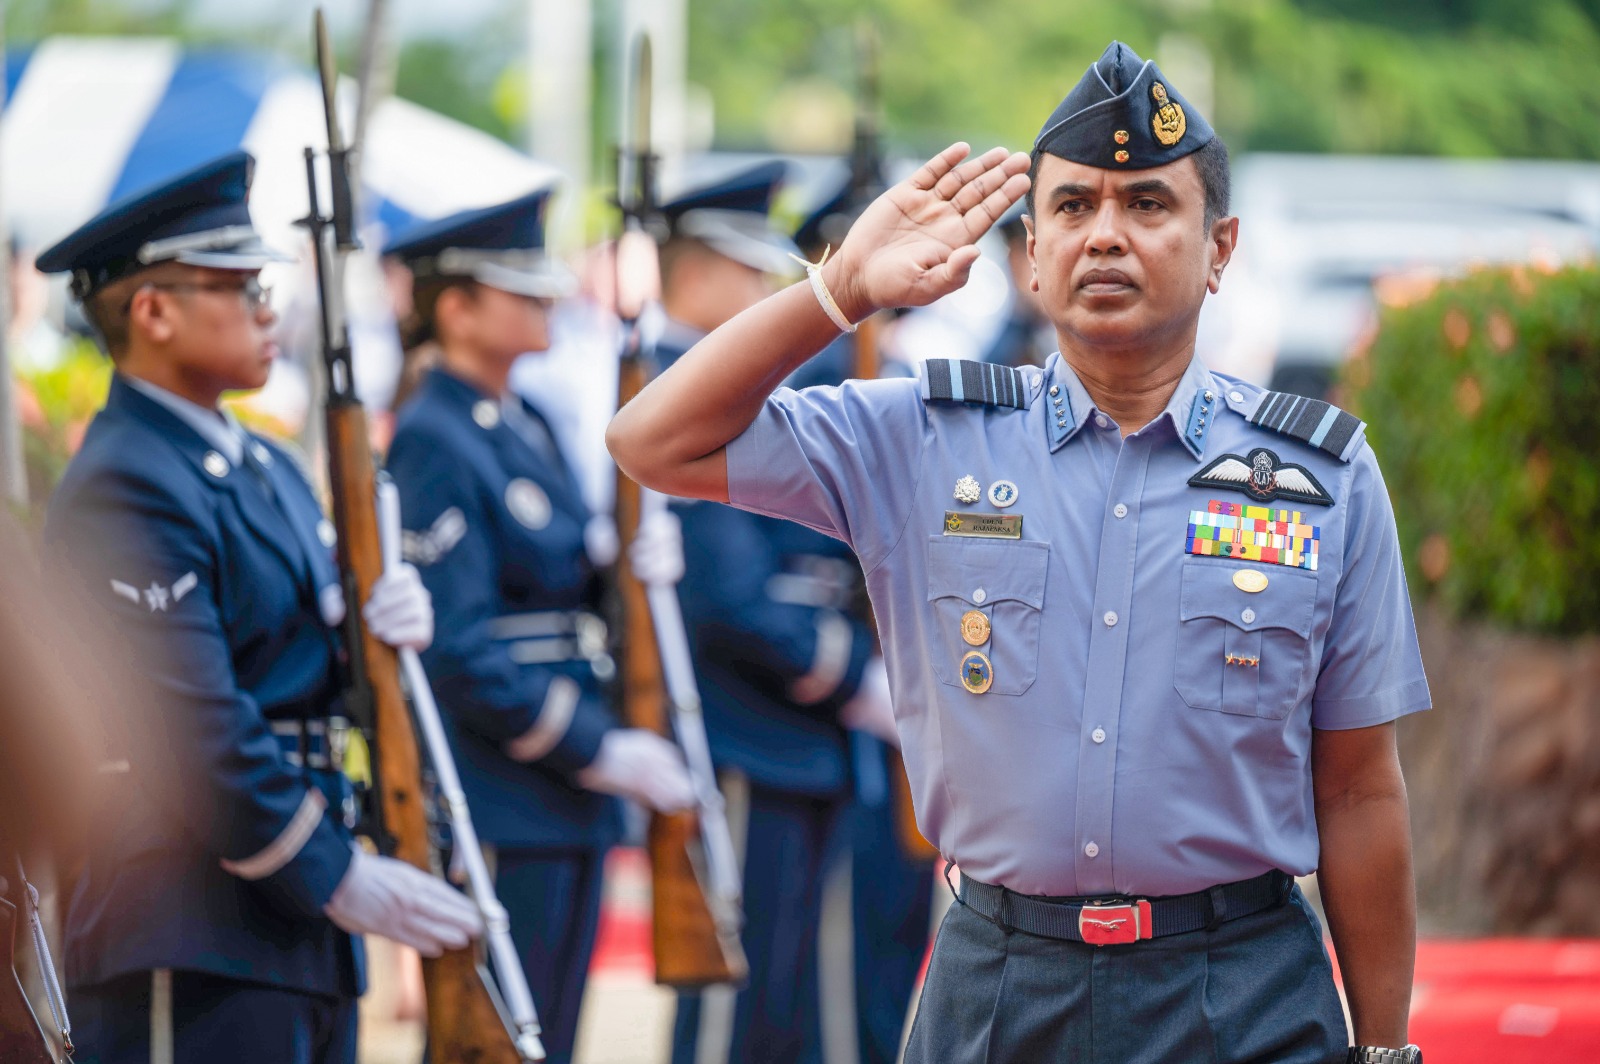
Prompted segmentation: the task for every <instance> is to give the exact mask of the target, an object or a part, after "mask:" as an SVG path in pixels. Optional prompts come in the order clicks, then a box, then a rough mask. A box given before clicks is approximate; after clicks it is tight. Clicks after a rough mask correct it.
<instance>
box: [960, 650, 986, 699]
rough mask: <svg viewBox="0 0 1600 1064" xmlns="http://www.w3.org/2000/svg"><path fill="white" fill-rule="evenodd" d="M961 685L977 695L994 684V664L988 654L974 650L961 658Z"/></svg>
mask: <svg viewBox="0 0 1600 1064" xmlns="http://www.w3.org/2000/svg"><path fill="white" fill-rule="evenodd" d="M961 686H962V687H965V688H966V689H967V690H968V691H971V692H972V693H973V694H975V695H981V694H983V693H984V692H985V691H987V690H988V689H989V688H991V687H993V686H994V666H993V665H992V664H990V663H989V656H988V655H987V654H985V653H983V652H982V651H979V650H974V651H971V652H969V653H968V654H967V656H966V657H964V658H962V659H961Z"/></svg>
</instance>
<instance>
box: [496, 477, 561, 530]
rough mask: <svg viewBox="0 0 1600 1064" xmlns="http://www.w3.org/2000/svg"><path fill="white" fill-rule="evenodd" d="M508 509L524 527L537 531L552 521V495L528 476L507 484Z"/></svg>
mask: <svg viewBox="0 0 1600 1064" xmlns="http://www.w3.org/2000/svg"><path fill="white" fill-rule="evenodd" d="M506 509H507V510H510V511H511V516H512V517H515V518H516V519H517V523H518V524H520V525H521V526H522V527H524V528H528V529H532V530H533V531H535V532H537V531H539V530H540V529H542V528H544V527H545V526H546V525H548V524H549V523H550V515H551V509H550V496H548V495H546V494H545V493H544V489H543V488H541V487H540V486H539V485H537V484H535V483H534V482H533V481H531V480H528V479H527V478H526V477H518V478H517V479H516V480H513V481H512V482H511V483H510V484H507V485H506Z"/></svg>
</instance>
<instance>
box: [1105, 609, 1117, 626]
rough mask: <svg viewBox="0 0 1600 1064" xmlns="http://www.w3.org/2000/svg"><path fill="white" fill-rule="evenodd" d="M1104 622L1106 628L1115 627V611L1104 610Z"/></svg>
mask: <svg viewBox="0 0 1600 1064" xmlns="http://www.w3.org/2000/svg"><path fill="white" fill-rule="evenodd" d="M1105 622H1106V627H1107V628H1115V627H1116V626H1117V611H1116V610H1106V615H1105Z"/></svg>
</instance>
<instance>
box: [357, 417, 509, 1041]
mask: <svg viewBox="0 0 1600 1064" xmlns="http://www.w3.org/2000/svg"><path fill="white" fill-rule="evenodd" d="M327 429H328V467H329V473H330V477H329V479H330V481H331V486H332V489H333V515H334V524H335V525H336V526H337V527H338V529H339V567H340V570H341V572H342V573H343V574H344V580H345V594H346V596H347V598H348V601H349V602H350V603H351V605H350V607H349V609H350V612H352V613H355V614H357V615H359V612H360V611H359V609H358V608H357V606H356V605H355V604H356V603H362V602H365V601H367V596H368V595H370V594H371V593H372V585H373V584H374V583H376V582H377V580H378V577H380V576H382V575H383V551H382V549H381V545H380V543H379V539H378V518H377V510H376V509H375V508H374V506H373V501H372V500H373V498H374V495H375V491H376V480H375V478H376V470H375V468H374V466H373V461H372V450H371V445H370V444H369V442H368V436H367V417H366V412H365V411H364V410H363V409H362V407H361V406H360V404H358V403H345V404H339V405H335V404H332V403H330V404H329V406H328V417H327ZM360 628H361V634H360V648H359V650H354V649H353V650H352V653H351V658H352V661H356V660H359V662H360V663H361V668H362V670H363V672H364V673H365V681H364V682H365V684H366V685H367V687H368V689H369V690H370V692H371V718H372V719H371V721H370V726H371V728H372V731H373V743H372V746H373V782H374V784H375V786H376V787H377V790H378V795H377V798H378V803H379V817H378V822H379V823H380V824H381V825H382V829H381V831H382V834H383V835H384V836H385V837H384V838H383V839H380V840H377V841H378V843H379V846H380V848H381V849H383V850H384V851H385V852H387V853H389V854H390V855H391V856H393V857H396V858H398V859H399V860H402V861H405V862H406V863H407V864H410V865H413V866H414V867H416V868H420V869H422V870H423V871H425V872H428V873H431V874H435V875H437V874H438V872H439V868H438V861H437V857H436V854H435V852H434V848H433V843H432V839H431V837H430V836H429V833H428V809H427V802H426V800H425V798H424V795H423V790H422V761H421V756H420V754H419V753H418V750H417V738H416V732H415V730H414V728H413V726H412V723H411V711H410V709H409V707H408V705H407V703H406V696H405V691H404V688H403V687H402V686H401V683H400V661H399V657H398V656H397V655H396V654H395V651H394V648H392V647H390V646H388V645H386V644H384V643H381V642H379V641H378V640H377V639H374V638H373V637H372V635H371V633H369V632H368V631H367V630H366V626H365V625H361V626H360ZM481 963H482V962H481V961H480V960H479V957H478V947H477V946H476V945H469V946H467V947H466V948H465V949H458V950H450V951H448V952H446V953H445V954H444V955H443V956H441V957H431V958H430V957H424V958H423V959H422V979H423V984H424V986H425V987H426V990H427V998H428V1046H429V1051H430V1053H431V1059H433V1060H434V1061H437V1062H438V1064H519V1062H520V1061H521V1060H522V1057H521V1055H519V1054H518V1053H517V1051H516V1048H515V1046H513V1045H512V1043H511V1038H510V1036H509V1035H508V1034H507V1033H506V1029H505V1024H504V1023H503V1022H502V1021H501V1018H500V1014H499V1011H498V1010H497V1009H496V1007H495V1003H494V1000H493V999H492V998H491V997H490V996H489V991H488V987H487V986H486V985H485V983H484V980H483V977H482V975H481V974H480V973H479V970H478V969H479V965H480V964H481Z"/></svg>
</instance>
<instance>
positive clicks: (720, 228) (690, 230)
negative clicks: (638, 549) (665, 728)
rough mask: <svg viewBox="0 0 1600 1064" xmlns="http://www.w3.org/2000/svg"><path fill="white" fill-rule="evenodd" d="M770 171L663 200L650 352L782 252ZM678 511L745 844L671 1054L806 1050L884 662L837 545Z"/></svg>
mask: <svg viewBox="0 0 1600 1064" xmlns="http://www.w3.org/2000/svg"><path fill="white" fill-rule="evenodd" d="M785 170H786V167H785V166H784V164H782V163H777V162H774V163H767V164H763V165H760V166H756V167H754V168H751V169H748V170H744V171H741V172H739V173H737V174H735V175H733V176H732V177H729V178H727V179H725V180H723V181H721V182H718V183H717V184H714V185H711V186H707V187H704V188H701V189H697V190H696V191H694V192H691V193H687V194H685V195H683V196H680V197H679V198H678V199H676V200H674V201H672V202H670V203H668V204H666V205H665V206H664V208H663V210H664V213H665V214H666V216H667V219H668V221H669V223H670V225H671V236H670V238H669V239H668V241H667V243H666V245H665V247H664V248H663V249H662V255H661V260H662V264H661V272H662V302H663V307H664V309H665V311H666V315H667V319H668V321H667V323H666V326H665V328H664V330H663V332H662V337H661V339H660V341H659V342H658V344H657V347H656V355H657V358H658V359H659V361H660V362H661V364H662V365H664V366H665V365H670V364H671V363H672V362H674V361H675V360H676V359H677V358H678V357H679V356H680V355H682V354H683V352H684V351H685V350H687V349H688V348H689V347H690V346H692V345H693V344H694V343H695V342H696V341H698V340H699V339H700V338H701V337H702V336H704V335H705V334H706V333H708V332H710V331H711V330H713V329H715V328H717V327H718V326H720V325H722V324H723V323H724V322H726V321H728V320H729V319H730V318H732V317H734V316H735V315H737V314H738V313H740V312H741V311H743V310H745V309H746V308H748V307H750V306H753V305H755V304H756V303H759V302H760V301H761V300H762V299H763V298H765V297H766V296H767V295H768V294H770V292H771V290H772V289H771V285H770V282H769V280H768V278H769V277H770V276H771V275H772V274H775V273H780V272H786V271H788V270H790V269H792V268H793V263H792V260H791V259H790V258H789V253H791V252H792V251H793V250H794V245H793V244H792V243H790V242H789V240H788V239H787V238H786V237H783V236H781V235H780V234H778V233H777V232H776V231H774V230H773V229H772V227H771V224H770V222H769V220H768V210H769V207H770V205H771V202H772V197H773V194H774V192H775V191H776V189H777V188H778V186H779V184H780V183H781V182H782V180H783V177H784V174H785ZM678 510H679V514H680V516H681V518H682V520H683V532H684V554H685V563H686V575H685V578H684V580H683V583H682V584H681V585H680V586H679V593H680V595H681V596H682V601H683V611H684V621H685V623H686V625H687V626H688V629H689V639H690V643H691V646H692V650H693V653H694V660H695V671H696V674H697V676H698V679H699V682H700V695H701V700H702V702H703V704H704V708H705V722H706V731H707V734H708V736H709V739H710V743H711V755H712V759H713V761H714V762H715V763H716V766H717V768H718V770H719V773H721V775H722V777H723V783H724V787H725V790H726V793H728V794H729V801H730V806H731V809H730V820H731V822H732V823H733V824H734V827H735V832H736V838H740V837H742V842H743V846H742V859H743V865H744V908H745V926H744V931H743V933H742V935H741V939H742V942H743V944H744V949H745V953H746V956H747V957H748V959H749V962H750V976H749V982H748V984H747V985H746V986H745V987H744V989H742V990H741V991H739V993H738V994H737V996H736V997H734V999H733V1001H732V1003H731V1004H732V1008H731V1015H730V1009H729V1002H728V1000H727V994H726V992H724V991H718V990H713V991H709V992H707V993H705V994H683V995H680V996H679V999H678V1015H677V1021H676V1029H675V1031H674V1038H673V1060H674V1061H675V1062H676V1064H697V1062H706V1061H735V1062H737V1061H747V1060H748V1061H754V1060H760V1061H765V1062H771V1064H781V1062H785V1061H801V1060H815V1059H820V1054H821V1024H820V1012H819V1004H818V995H819V987H818V969H817V933H818V925H819V922H820V916H821V906H822V882H823V873H824V871H825V861H826V858H827V857H828V856H829V848H830V845H831V843H832V841H833V839H834V837H835V835H836V833H837V831H838V829H839V827H840V823H841V816H842V814H843V812H844V810H845V808H846V804H847V802H848V800H849V798H850V794H851V790H852V787H851V773H850V761H849V756H848V740H847V735H846V722H845V719H844V711H845V707H846V706H850V705H852V704H854V710H853V711H863V710H867V709H870V706H871V703H872V699H873V697H874V693H875V692H876V694H877V700H878V706H879V710H878V713H877V719H878V720H879V721H880V722H881V723H882V727H883V730H885V731H889V730H891V729H892V718H891V716H890V714H889V710H888V699H887V694H888V692H887V687H888V683H887V677H886V675H885V674H884V672H883V665H882V662H881V660H879V659H877V658H876V657H875V656H874V654H873V646H872V633H871V631H870V629H869V628H868V627H867V625H866V624H865V623H864V622H863V621H862V620H861V618H860V617H859V616H857V615H856V614H855V613H854V612H853V610H852V607H853V606H854V602H853V601H852V600H853V598H854V595H853V592H854V589H855V588H856V586H857V585H856V579H857V576H858V574H859V570H858V568H857V566H856V565H855V562H854V560H853V559H852V558H851V557H850V556H849V553H848V551H847V550H842V549H840V548H841V546H842V545H840V544H838V543H836V542H834V541H832V540H830V539H829V538H828V537H826V536H822V535H819V534H818V533H816V532H813V531H811V530H809V529H805V528H801V527H799V526H798V525H793V524H790V523H788V522H784V521H778V520H774V519H773V518H770V517H763V516H760V515H757V514H750V513H745V512H743V511H740V510H735V509H733V508H732V507H729V506H724V505H721V504H720V503H713V502H699V503H690V504H687V505H684V506H681V507H679V508H678ZM873 677H877V682H876V683H874V681H873ZM858 692H862V695H863V697H862V698H861V699H859V700H855V699H854V696H855V695H856V694H857V693H858ZM741 829H742V830H741Z"/></svg>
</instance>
